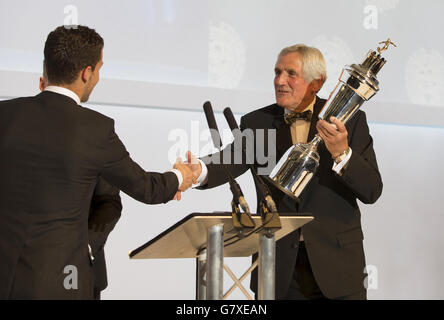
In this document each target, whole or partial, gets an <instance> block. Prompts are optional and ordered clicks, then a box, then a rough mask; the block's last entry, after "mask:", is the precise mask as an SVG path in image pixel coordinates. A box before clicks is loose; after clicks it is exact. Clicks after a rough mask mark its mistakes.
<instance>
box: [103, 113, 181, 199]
mask: <svg viewBox="0 0 444 320" xmlns="http://www.w3.org/2000/svg"><path fill="white" fill-rule="evenodd" d="M108 132H109V133H108V135H107V137H106V139H105V140H106V141H105V143H104V154H105V156H104V165H103V169H102V172H101V175H102V176H103V178H105V179H106V180H107V181H108V182H109V183H110V184H112V185H114V186H116V187H118V188H119V189H120V190H122V191H123V192H125V193H126V194H127V195H129V196H130V197H132V198H134V199H136V200H138V201H141V202H143V203H147V204H159V203H166V202H168V201H170V200H172V199H173V197H174V195H175V194H176V192H177V190H178V188H179V181H178V179H177V176H176V175H175V174H174V173H173V172H165V173H158V172H146V171H145V170H143V169H142V168H141V167H140V166H139V165H138V164H137V163H135V162H134V161H133V160H132V159H131V157H130V156H129V153H128V152H127V151H126V149H125V146H124V145H123V143H122V141H120V139H119V137H118V136H117V134H116V133H115V131H114V121H113V120H110V129H109V131H108Z"/></svg>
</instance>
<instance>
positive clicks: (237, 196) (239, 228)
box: [203, 101, 256, 239]
mask: <svg viewBox="0 0 444 320" xmlns="http://www.w3.org/2000/svg"><path fill="white" fill-rule="evenodd" d="M203 108H204V112H205V116H206V118H207V122H208V127H209V128H210V133H211V138H212V140H213V145H214V146H215V147H216V148H217V149H218V150H219V152H221V151H222V150H221V148H222V140H221V137H220V133H219V129H218V127H217V124H216V119H215V118H214V112H213V108H212V106H211V103H210V102H209V101H207V102H205V103H204V105H203ZM222 167H223V168H224V170H225V172H226V174H227V175H228V178H229V180H228V181H229V183H230V190H231V193H232V194H233V199H232V201H231V215H232V219H233V227H234V228H235V230H236V232H237V236H238V237H239V238H240V239H241V238H243V237H244V236H245V229H248V230H251V229H254V228H255V227H256V224H255V222H254V220H253V218H252V217H251V213H250V208H249V206H248V204H247V202H246V201H245V198H244V195H243V193H242V190H241V188H240V186H239V184H238V183H237V181H236V180H235V179H234V177H233V175H232V174H231V172H230V171H229V170H228V168H227V166H226V165H225V164H224V163H223V161H222ZM239 207H241V208H242V210H243V211H244V212H241V210H240V208H239Z"/></svg>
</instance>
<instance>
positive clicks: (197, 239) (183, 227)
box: [129, 212, 313, 300]
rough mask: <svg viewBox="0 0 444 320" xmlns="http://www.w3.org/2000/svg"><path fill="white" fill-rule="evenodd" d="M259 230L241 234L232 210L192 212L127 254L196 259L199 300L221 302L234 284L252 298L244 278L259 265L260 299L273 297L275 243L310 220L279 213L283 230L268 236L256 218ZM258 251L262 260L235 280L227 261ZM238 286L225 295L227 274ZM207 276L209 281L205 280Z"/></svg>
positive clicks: (156, 257) (133, 257) (150, 257)
mask: <svg viewBox="0 0 444 320" xmlns="http://www.w3.org/2000/svg"><path fill="white" fill-rule="evenodd" d="M252 217H253V220H254V222H255V224H256V227H255V228H254V229H251V230H248V229H247V230H245V233H244V234H243V236H242V237H239V236H238V232H237V230H236V229H235V228H234V227H233V219H232V213H231V212H215V213H192V214H189V215H188V216H186V217H185V218H183V219H182V220H181V221H179V222H177V223H176V224H174V225H173V226H171V227H170V228H168V229H167V230H165V231H164V232H162V233H161V234H159V235H158V236H157V237H155V238H153V239H152V240H150V241H148V242H147V243H145V244H144V245H142V246H140V247H139V248H137V249H134V250H132V251H131V252H130V253H129V257H130V259H172V258H173V259H174V258H194V259H197V260H196V261H197V284H196V286H197V288H196V291H197V294H196V296H197V299H202V300H205V299H209V300H219V299H222V298H224V297H227V296H228V295H229V294H230V293H231V292H232V291H233V290H234V289H235V288H236V286H237V287H239V288H240V289H241V291H242V292H243V293H244V295H245V296H246V297H247V298H248V299H252V298H251V296H250V295H249V294H248V292H247V290H245V288H244V287H243V286H242V283H241V282H242V280H243V279H244V278H245V277H246V276H247V275H248V274H249V273H251V272H252V271H253V270H254V268H255V267H256V266H257V267H258V272H259V273H258V281H259V282H258V298H259V299H260V300H272V299H274V298H275V287H274V286H275V285H274V282H275V242H276V241H277V240H279V239H281V238H282V237H284V236H286V235H288V234H289V233H291V232H293V231H294V230H296V229H298V228H300V227H301V226H303V225H304V224H306V223H308V222H310V221H311V220H312V219H313V217H311V216H295V215H289V214H282V213H281V214H279V217H280V221H281V228H280V229H277V230H273V231H272V232H270V230H269V229H268V228H263V227H262V219H261V217H260V216H259V215H252ZM255 253H259V257H258V259H257V260H256V261H255V262H254V263H253V264H252V266H251V267H250V268H249V269H248V270H247V271H246V273H244V275H242V277H241V278H240V279H237V278H236V277H235V276H234V274H233V273H232V272H231V270H230V269H229V268H228V267H227V266H226V265H224V263H223V258H224V257H248V256H251V255H253V254H255ZM224 269H225V270H226V272H227V273H228V274H229V275H230V277H231V278H232V279H233V280H234V285H233V287H232V288H230V290H229V291H228V292H227V293H226V294H225V296H223V270H224ZM205 276H206V279H205Z"/></svg>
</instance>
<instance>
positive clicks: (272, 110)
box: [243, 103, 284, 120]
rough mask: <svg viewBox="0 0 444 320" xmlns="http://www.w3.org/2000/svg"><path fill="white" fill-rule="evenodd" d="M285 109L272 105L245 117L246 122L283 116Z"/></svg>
mask: <svg viewBox="0 0 444 320" xmlns="http://www.w3.org/2000/svg"><path fill="white" fill-rule="evenodd" d="M283 112H284V109H283V108H281V107H279V106H278V105H277V104H276V103H273V104H270V105H268V106H266V107H263V108H260V109H256V110H254V111H251V112H249V113H247V114H245V115H244V116H243V118H244V120H252V119H258V118H270V117H273V118H274V117H276V116H279V115H280V114H283Z"/></svg>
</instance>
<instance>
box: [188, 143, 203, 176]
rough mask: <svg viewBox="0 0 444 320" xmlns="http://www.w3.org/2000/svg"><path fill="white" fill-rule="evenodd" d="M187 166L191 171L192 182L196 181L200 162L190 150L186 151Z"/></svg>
mask: <svg viewBox="0 0 444 320" xmlns="http://www.w3.org/2000/svg"><path fill="white" fill-rule="evenodd" d="M186 165H187V166H188V168H190V169H191V171H192V172H193V178H194V183H196V182H197V178H199V176H200V174H201V173H202V166H201V165H200V162H199V161H198V160H197V158H196V156H195V155H193V154H192V153H191V151H187V163H186Z"/></svg>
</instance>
